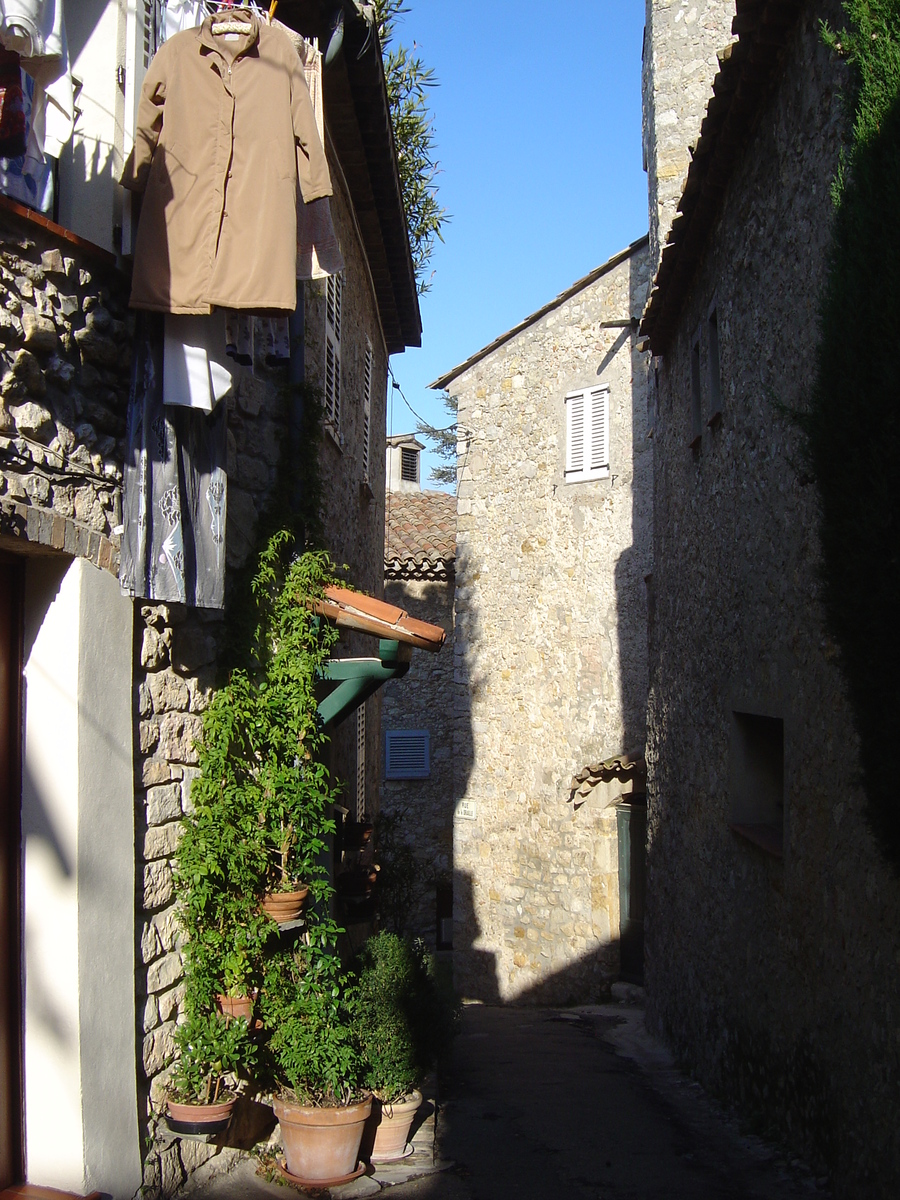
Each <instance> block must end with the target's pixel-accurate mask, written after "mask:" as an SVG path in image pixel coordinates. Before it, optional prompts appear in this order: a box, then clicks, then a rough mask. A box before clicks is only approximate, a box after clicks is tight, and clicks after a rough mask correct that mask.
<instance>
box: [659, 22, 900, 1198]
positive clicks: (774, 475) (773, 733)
mask: <svg viewBox="0 0 900 1200" xmlns="http://www.w3.org/2000/svg"><path fill="white" fill-rule="evenodd" d="M657 7H658V6H656V5H654V4H651V5H648V21H649V20H651V18H652V15H653V12H652V10H655V9H656V8H657ZM718 7H719V9H720V10H721V15H722V16H723V17H724V16H725V15H726V13H727V15H729V16H731V15H734V13H735V5H734V4H729V3H721V4H720V5H718ZM736 11H737V21H736V25H735V27H736V29H738V30H739V32H740V38H739V41H738V43H737V44H736V45H735V46H734V47H733V48H732V51H731V53H730V54H729V55H728V56H727V57H726V58H723V62H722V66H721V72H720V74H719V75H718V77H717V79H716V81H715V92H714V98H713V99H711V100H710V103H709V106H708V110H707V115H706V118H705V120H704V123H703V126H702V130H701V128H700V126H699V125H697V124H689V123H687V122H685V123H684V124H683V125H681V126H680V127H679V128H680V129H681V138H682V142H683V143H684V145H685V146H687V145H688V144H692V145H694V146H695V153H694V157H693V161H692V165H691V171H690V174H689V175H688V178H687V182H686V186H685V188H684V194H683V196H682V199H681V203H680V208H681V213H680V216H679V219H678V221H677V222H676V223H675V225H674V226H673V227H672V231H671V234H670V236H669V244H668V245H667V247H666V249H665V251H664V253H663V257H662V264H661V266H660V270H659V274H658V277H657V281H656V282H657V286H656V288H655V290H654V293H653V298H652V300H651V303H650V307H649V309H648V313H647V316H646V318H645V321H644V325H643V327H642V328H643V331H644V332H645V333H646V334H647V335H648V336H649V341H650V347H651V350H652V352H653V354H654V359H653V366H652V370H651V379H652V380H653V381H654V384H655V396H654V404H653V407H654V412H655V417H654V421H655V427H654V464H655V486H654V582H655V587H654V591H655V597H656V599H655V615H654V618H653V620H652V623H651V636H650V682H651V687H650V705H649V715H648V750H647V759H648V800H649V876H648V914H647V968H646V969H647V986H648V1018H649V1020H650V1022H651V1024H652V1025H653V1027H654V1028H655V1029H656V1030H657V1031H658V1032H660V1033H662V1034H664V1035H665V1036H667V1037H668V1038H669V1039H670V1041H671V1043H672V1044H673V1046H674V1048H675V1050H676V1052H677V1054H678V1056H679V1058H680V1059H681V1060H683V1061H684V1062H686V1063H688V1064H690V1066H691V1068H692V1069H693V1070H694V1071H695V1073H696V1075H697V1077H698V1078H699V1079H700V1080H701V1082H703V1083H704V1085H706V1086H708V1087H710V1088H711V1089H712V1090H713V1091H715V1092H717V1093H718V1094H719V1095H720V1096H721V1097H723V1098H725V1099H726V1100H727V1101H728V1102H731V1103H733V1104H735V1105H736V1106H738V1107H739V1108H740V1109H741V1110H742V1112H743V1114H744V1118H745V1119H747V1120H749V1121H750V1122H751V1123H753V1124H754V1125H755V1126H756V1127H757V1128H758V1129H760V1130H761V1131H764V1132H766V1133H768V1134H769V1135H771V1136H774V1137H775V1138H777V1139H779V1140H781V1141H783V1142H786V1143H787V1144H788V1145H790V1146H791V1147H792V1148H793V1150H794V1152H797V1153H800V1154H802V1155H804V1156H806V1157H808V1158H809V1159H810V1160H811V1161H813V1162H814V1163H816V1164H817V1165H818V1167H819V1168H820V1169H821V1170H822V1171H827V1172H829V1173H830V1174H831V1179H832V1185H833V1189H834V1194H835V1196H839V1197H848V1198H850V1197H853V1198H857V1197H858V1198H859V1200H862V1198H863V1197H866V1198H868V1200H875V1198H886V1197H888V1196H894V1195H896V1194H897V1191H898V1187H900V1132H898V1126H897V1121H896V1113H897V1093H896V1083H897V1078H898V1076H900V1043H898V1039H897V1029H898V1027H900V957H898V955H897V946H898V944H900V887H898V882H897V878H896V876H895V875H894V874H892V872H891V870H890V869H889V867H888V866H887V864H886V863H885V861H884V858H883V856H882V854H881V853H880V851H879V849H878V847H877V845H876V844H875V842H874V840H873V838H872V835H871V833H870V830H869V828H868V826H867V823H866V820H865V817H864V812H863V809H864V797H863V794H862V791H861V788H860V784H859V773H858V762H857V743H856V737H855V733H854V723H853V716H852V713H851V711H850V709H849V706H848V701H847V694H846V689H845V687H844V682H843V679H842V676H841V672H840V670H839V664H838V655H837V650H836V647H835V645H834V644H833V642H832V641H831V639H830V637H829V633H828V629H827V628H826V624H825V619H824V613H823V609H822V606H821V603H820V599H819V597H820V582H819V576H818V568H819V541H818V508H817V500H816V495H815V490H814V488H813V487H812V486H810V481H809V480H808V478H806V477H805V476H804V474H803V471H802V469H801V468H800V467H799V466H798V464H799V463H801V462H802V458H803V446H802V439H801V433H800V430H799V428H798V426H797V425H796V424H795V423H793V422H792V421H791V420H790V418H789V417H788V416H786V413H788V412H790V410H791V409H798V408H801V409H802V407H803V404H804V396H805V394H806V392H807V389H808V387H809V384H810V381H811V378H812V376H813V372H814V369H815V347H816V342H817V336H818V329H817V320H816V306H817V297H818V295H819V294H820V291H821V288H822V284H823V281H824V272H825V261H826V254H827V250H828V238H829V226H830V218H831V201H830V193H829V186H830V183H831V180H832V178H833V177H834V172H835V170H836V168H837V166H838V162H839V155H840V151H841V147H842V145H843V144H844V140H845V136H846V129H845V125H844V117H843V111H842V107H841V101H840V94H839V93H840V88H841V86H842V85H843V83H844V82H845V77H844V74H843V69H842V67H841V64H840V62H839V61H838V60H837V59H836V58H835V57H834V56H833V55H832V53H831V52H830V51H829V50H828V49H826V47H825V46H824V44H823V41H822V38H821V33H820V22H821V21H822V20H823V19H825V20H828V21H830V22H832V23H833V24H835V25H837V27H840V22H841V20H842V19H843V18H842V13H841V8H840V5H839V4H837V3H831V2H817V3H811V2H810V3H803V4H800V5H797V4H785V3H767V4H765V5H750V4H741V3H738V4H737V6H736ZM662 49H664V50H665V51H666V53H669V52H671V50H672V47H671V43H669V42H666V43H664V45H663V48H662ZM654 53H656V52H655V51H654ZM660 53H662V50H660ZM692 53H693V52H692V51H691V50H688V49H685V56H686V57H690V55H692ZM673 86H674V85H673ZM737 96H740V97H741V104H740V105H738V104H737V102H736V101H735V97H737ZM646 103H647V106H648V109H649V118H648V119H649V120H650V122H651V123H652V120H653V117H654V109H657V111H660V110H665V111H668V110H669V109H670V108H671V107H672V105H673V104H674V100H673V99H672V98H670V97H668V96H660V95H659V94H658V92H654V93H649V92H648V94H647V96H646ZM698 138H699V140H698ZM656 220H657V213H656V211H655V209H654V207H653V204H652V202H651V222H655V221H656ZM659 236H660V239H661V240H664V233H663V232H662V231H661V232H660V234H659Z"/></svg>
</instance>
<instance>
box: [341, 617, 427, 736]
mask: <svg viewBox="0 0 900 1200" xmlns="http://www.w3.org/2000/svg"><path fill="white" fill-rule="evenodd" d="M411 659H412V647H411V646H407V645H402V644H401V643H400V642H394V641H390V640H387V639H385V638H382V639H381V640H380V641H379V643H378V658H333V659H331V661H330V662H328V663H327V664H326V666H325V669H324V671H323V672H322V679H323V680H325V681H326V682H328V683H336V684H337V687H336V688H334V689H333V690H332V691H330V692H329V693H328V695H327V696H326V697H325V698H324V700H321V701H320V702H319V716H320V717H321V718H322V724H323V725H340V723H341V722H342V721H344V720H345V719H346V718H347V717H349V716H350V714H351V713H352V712H355V710H356V709H357V708H359V706H360V705H361V704H363V703H364V702H365V701H366V700H368V698H369V697H370V696H372V695H374V694H375V692H377V691H378V689H379V688H380V687H381V686H382V684H385V683H387V681H388V680H389V679H402V678H403V676H404V675H405V674H406V672H407V671H408V670H409V664H410V660H411Z"/></svg>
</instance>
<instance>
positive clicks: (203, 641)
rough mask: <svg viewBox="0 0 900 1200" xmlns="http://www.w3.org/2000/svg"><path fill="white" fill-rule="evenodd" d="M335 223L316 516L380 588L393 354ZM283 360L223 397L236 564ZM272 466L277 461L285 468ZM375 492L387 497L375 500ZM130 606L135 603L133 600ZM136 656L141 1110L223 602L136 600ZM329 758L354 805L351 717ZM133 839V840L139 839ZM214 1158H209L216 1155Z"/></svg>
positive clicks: (354, 248) (371, 771)
mask: <svg viewBox="0 0 900 1200" xmlns="http://www.w3.org/2000/svg"><path fill="white" fill-rule="evenodd" d="M333 211H334V215H335V226H336V229H337V232H338V236H339V238H340V242H341V247H342V250H343V253H344V256H345V260H346V272H345V276H344V301H343V304H344V334H343V338H342V344H341V372H342V420H341V428H340V430H339V432H338V437H333V436H332V435H331V434H330V433H326V434H325V436H324V438H323V444H322V446H321V449H320V456H319V467H320V473H321V483H322V523H323V527H324V531H325V542H326V546H327V548H328V549H329V550H330V552H331V554H332V556H333V558H334V561H335V562H336V563H337V564H338V565H339V566H341V565H343V564H346V565H347V567H348V572H349V574H348V577H349V579H350V581H351V582H352V583H353V584H354V586H357V587H360V588H362V589H364V590H366V591H371V592H375V593H376V594H378V592H379V591H380V586H381V578H382V573H381V563H382V560H383V540H382V539H383V533H382V531H383V528H384V509H383V504H384V500H383V491H384V476H383V470H384V467H383V464H384V454H383V445H384V432H383V431H384V419H385V418H384V412H385V396H386V377H387V365H386V355H385V353H384V347H383V343H382V342H381V340H380V332H379V325H378V315H377V311H376V309H375V305H374V300H373V298H372V293H371V287H370V284H369V279H368V274H367V270H366V266H365V260H364V258H363V255H362V249H361V247H360V246H359V243H358V241H357V238H356V233H355V229H354V227H353V224H352V217H351V215H350V210H349V201H348V200H347V199H346V197H345V195H344V193H343V192H341V191H338V193H337V195H336V197H335V200H334V203H333ZM324 295H325V285H324V283H318V282H316V283H307V284H306V285H305V297H306V304H305V329H306V346H305V359H306V371H307V378H308V379H309V380H310V381H311V382H312V383H314V384H318V385H319V386H321V381H322V377H323V359H324V329H325V315H324ZM367 332H368V336H369V338H370V341H371V343H372V345H373V348H374V349H375V355H376V357H375V370H374V379H375V381H376V382H375V389H374V393H375V394H374V404H373V420H372V433H371V437H372V443H373V445H374V446H375V447H376V451H375V453H374V454H373V455H371V461H370V472H372V473H374V474H375V479H374V486H372V487H366V486H365V485H364V484H363V482H362V474H361V465H360V464H361V458H362V454H361V439H362V395H363V372H364V347H365V337H366V333H367ZM286 384H287V374H286V370H285V368H283V367H279V368H275V369H274V370H270V369H268V368H267V367H266V366H265V364H264V363H263V362H262V361H261V360H259V359H257V362H256V363H255V365H254V368H253V371H252V372H251V370H250V368H249V367H245V368H238V369H237V386H236V388H235V389H234V394H233V395H232V396H230V397H229V399H228V404H229V415H228V421H229V434H228V437H229V463H228V472H229V490H228V527H227V531H226V547H227V554H228V565H229V568H231V569H232V570H234V569H237V568H240V567H242V566H244V565H245V563H246V562H247V561H248V560H249V559H250V557H251V554H252V549H253V546H254V543H255V538H256V533H257V527H258V522H259V515H260V514H261V513H262V512H263V511H264V509H265V508H266V506H267V505H268V504H269V503H270V501H271V498H272V490H273V488H274V486H275V483H276V477H277V474H278V471H279V469H282V470H286V471H287V472H290V462H289V461H288V462H286V463H285V462H284V461H283V459H282V458H281V455H282V454H283V453H289V451H288V450H287V449H286V448H287V447H289V445H290V433H289V420H290V418H289V412H288V406H289V403H290V397H289V394H288V390H287V387H286ZM279 464H281V465H280V466H279ZM378 496H382V499H381V502H380V503H379V502H378V500H377V497H378ZM137 608H138V606H136V609H137ZM136 627H137V632H136V647H135V649H136V655H137V654H139V655H140V668H141V669H140V671H139V672H138V676H137V684H136V686H137V699H138V706H139V710H140V725H139V742H140V746H139V749H140V755H141V762H140V768H139V778H138V780H137V786H138V787H139V788H140V790H139V791H138V793H137V800H136V808H137V813H138V820H139V822H141V823H142V830H143V847H144V852H143V868H142V869H143V899H142V907H143V917H142V926H141V934H140V937H141V956H142V959H143V964H144V965H143V973H142V976H141V978H140V980H139V988H138V990H139V994H140V995H141V996H142V997H144V1000H143V1001H142V1003H143V1058H144V1061H143V1073H144V1077H145V1097H146V1102H147V1107H146V1113H147V1119H148V1121H151V1122H152V1121H153V1116H152V1114H153V1113H154V1112H159V1111H161V1109H162V1104H163V1097H164V1094H165V1079H166V1071H165V1064H166V1062H167V1061H168V1059H169V1057H170V1056H171V1053H172V1050H173V1042H172V1033H173V1031H174V1027H175V1021H176V1020H177V1017H178V1012H179V1004H180V1001H181V997H182V995H183V972H182V966H181V954H180V949H179V946H180V935H179V932H178V927H177V922H176V916H175V906H174V893H173V887H172V873H171V871H172V867H171V856H172V854H173V852H174V849H175V846H176V844H177V837H178V830H179V824H178V822H179V820H180V818H181V815H182V813H183V812H186V811H188V808H189V805H190V785H191V781H192V780H193V778H194V777H195V775H196V773H197V767H196V763H197V753H196V750H195V749H194V745H193V743H194V741H195V739H196V738H197V737H198V736H199V734H200V731H201V728H202V714H203V711H204V709H205V708H206V707H207V704H208V702H209V695H210V689H211V687H212V686H213V685H214V683H215V680H216V677H217V664H218V661H219V657H220V650H221V646H222V641H223V636H224V622H223V620H222V618H221V616H220V614H218V613H214V612H203V611H198V610H189V609H185V608H183V607H180V606H176V605H147V604H145V605H142V606H140V607H139V609H138V611H137V612H136ZM335 653H336V655H338V656H340V657H345V656H351V655H369V654H371V653H373V646H372V639H371V638H364V637H348V636H347V635H346V634H344V635H342V638H341V644H340V645H339V647H338V648H337V649H336V651H335ZM378 705H379V699H378V697H377V696H376V697H373V698H372V699H371V700H369V701H368V705H367V709H368V711H367V780H368V786H369V787H370V788H371V789H372V791H373V793H374V789H375V787H376V781H377V770H378V763H377V748H378V737H377V730H378ZM328 763H329V767H330V769H331V770H332V772H333V774H334V776H335V778H336V779H338V780H340V781H342V782H343V783H344V784H345V790H344V796H343V801H344V803H345V804H346V803H347V801H348V800H350V804H349V805H348V807H351V808H352V798H353V796H354V794H355V778H356V723H355V721H354V720H352V719H351V720H347V721H346V722H345V723H344V724H343V725H342V726H341V727H340V728H338V729H337V730H334V731H333V734H332V745H331V747H330V750H329V753H328ZM138 845H141V842H140V840H139V841H138ZM156 1134H157V1136H156V1140H155V1142H154V1146H153V1150H152V1151H151V1153H150V1155H149V1156H148V1159H147V1164H146V1169H145V1184H146V1185H147V1187H148V1188H149V1189H150V1191H151V1194H153V1193H154V1192H155V1193H157V1194H160V1195H170V1194H171V1192H172V1190H173V1188H174V1187H177V1186H178V1185H179V1184H180V1183H181V1182H182V1181H183V1180H184V1178H185V1177H186V1176H187V1175H188V1174H189V1173H190V1172H191V1171H193V1170H194V1169H195V1168H196V1167H198V1166H199V1165H201V1164H203V1163H204V1162H207V1161H208V1160H209V1159H211V1158H213V1157H215V1156H216V1155H218V1156H219V1158H220V1160H221V1168H222V1169H225V1168H226V1167H227V1166H228V1163H229V1162H230V1161H231V1159H232V1158H233V1156H234V1155H233V1152H232V1151H230V1150H228V1149H227V1148H226V1149H224V1150H221V1149H220V1148H219V1147H216V1146H207V1145H205V1144H204V1143H202V1142H196V1141H190V1140H188V1139H177V1138H176V1139H169V1138H168V1137H166V1135H165V1132H164V1130H163V1129H162V1128H159V1127H156ZM218 1165H219V1164H217V1166H218Z"/></svg>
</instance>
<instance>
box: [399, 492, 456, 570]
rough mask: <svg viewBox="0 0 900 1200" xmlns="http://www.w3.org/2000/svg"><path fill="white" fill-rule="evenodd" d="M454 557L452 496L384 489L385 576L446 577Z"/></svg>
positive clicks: (454, 501)
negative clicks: (385, 496)
mask: <svg viewBox="0 0 900 1200" xmlns="http://www.w3.org/2000/svg"><path fill="white" fill-rule="evenodd" d="M455 561H456V497H455V496H452V495H450V494H449V493H447V492H388V494H387V499H386V502H385V551H384V569H385V575H386V576H387V577H388V578H389V579H415V578H421V579H446V578H447V577H448V575H449V573H450V572H451V571H452V570H453V566H454V563H455Z"/></svg>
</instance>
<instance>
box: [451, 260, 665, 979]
mask: <svg viewBox="0 0 900 1200" xmlns="http://www.w3.org/2000/svg"><path fill="white" fill-rule="evenodd" d="M648 283H649V276H648V268H647V240H646V239H642V240H641V241H638V242H635V243H634V244H633V245H632V246H630V247H628V248H627V249H626V250H624V251H623V252H622V253H620V254H618V255H616V256H615V257H614V258H613V259H611V260H610V261H609V262H607V263H605V264H604V265H603V266H602V267H600V268H598V269H597V270H596V271H594V272H592V273H591V274H590V275H588V276H587V277H586V278H585V279H582V280H580V281H579V282H578V283H576V284H575V285H573V287H571V288H570V289H569V290H568V291H567V292H565V293H563V294H562V295H561V296H559V297H558V298H557V299H556V300H554V301H553V302H552V303H550V304H548V305H547V306H546V307H545V308H544V309H542V310H541V311H540V312H538V313H535V314H534V315H533V316H531V317H529V318H528V319H527V320H526V321H524V322H523V323H522V324H521V325H520V326H518V327H517V328H516V329H514V330H512V331H510V332H509V333H507V334H504V335H503V336H502V337H500V338H498V339H497V341H496V342H494V343H493V344H492V345H490V346H488V347H486V348H485V349H484V350H482V351H480V352H479V353H478V354H476V355H474V356H473V357H472V358H471V359H469V360H468V361H467V362H466V363H464V364H463V365H462V366H460V367H457V368H455V369H454V370H453V371H451V372H449V373H448V374H447V375H445V376H444V377H443V378H441V379H440V380H438V381H437V382H436V383H435V384H434V385H433V386H435V387H441V388H449V389H450V390H451V392H452V393H453V394H454V395H455V397H456V399H457V403H458V421H459V428H458V447H459V449H458V464H459V466H458V473H459V493H458V494H459V502H458V519H457V564H456V635H455V637H456V644H455V660H456V687H457V692H456V712H455V718H454V720H455V733H454V746H453V764H454V787H453V796H454V803H455V813H454V823H453V871H454V879H453V903H454V971H455V977H456V984H457V989H458V990H459V991H460V993H461V994H462V995H463V996H466V997H471V998H478V999H482V1000H486V1001H490V1000H494V1001H515V1002H518V1003H528V1002H534V1003H539V1002H550V1003H560V1002H563V1003H564V1002H566V1001H569V1000H574V999H578V1000H587V999H591V998H595V997H597V996H598V995H600V994H602V993H603V992H604V990H606V989H608V986H609V982H610V980H611V979H613V978H616V977H617V975H618V971H619V951H618V938H619V892H618V850H617V836H616V824H617V823H616V815H615V809H614V808H612V807H610V802H615V801H616V800H617V799H618V797H619V795H620V794H621V792H622V791H626V790H630V789H629V788H626V787H622V788H621V789H619V790H616V789H615V788H614V787H613V788H609V789H607V788H605V787H604V788H600V789H596V790H592V794H591V796H590V797H583V796H576V795H575V790H576V788H577V787H578V786H580V782H581V781H577V782H575V781H573V776H574V775H575V774H576V773H578V772H581V771H582V769H583V768H585V767H586V766H590V765H591V764H594V765H598V764H600V763H603V762H605V761H607V760H609V759H610V758H611V757H612V756H615V755H622V754H631V755H634V756H636V757H639V756H640V755H642V754H643V746H644V729H645V726H644V714H645V707H646V696H647V644H646V628H647V593H646V587H645V576H646V575H647V574H648V572H649V570H650V538H651V495H650V488H651V471H652V466H651V462H652V453H651V445H650V442H649V440H648V436H647V435H648V423H647V407H646V403H647V401H646V380H645V376H646V359H645V356H644V355H643V354H641V353H640V352H639V351H638V350H637V348H636V333H637V325H636V318H637V317H638V316H639V314H640V313H641V312H642V310H643V307H644V303H645V300H646V296H647V289H648ZM567 398H569V399H568V400H567ZM573 399H574V400H576V401H578V402H579V403H580V402H581V400H584V402H585V404H586V405H587V404H593V403H594V402H596V405H597V408H596V412H597V413H598V414H602V413H603V412H605V414H606V429H607V437H608V445H607V446H606V447H605V448H601V449H600V450H599V451H598V453H599V454H600V458H601V459H604V458H605V462H603V461H600V460H598V461H597V463H596V464H593V465H596V466H598V467H599V468H600V469H598V470H596V471H593V472H592V471H590V470H588V469H587V467H589V466H591V465H592V464H591V463H587V462H586V461H584V462H582V463H581V466H582V467H584V468H585V469H581V470H573V469H572V467H573V466H577V465H578V464H575V463H574V456H575V440H576V437H578V436H581V435H579V434H577V431H576V426H575V424H573V423H572V421H573V419H572V418H571V415H570V418H569V430H568V435H567V412H568V413H569V414H572V413H573V412H574V411H575V410H574V409H572V408H567V404H569V403H571V401H572V400H573ZM579 411H580V412H581V416H582V417H583V418H584V420H585V422H587V421H588V419H589V418H588V417H587V416H586V409H584V410H579ZM591 419H593V418H591ZM596 420H597V421H598V422H599V421H600V416H599V415H598V416H597V418H596ZM580 428H581V429H582V433H583V431H584V428H585V427H580ZM590 428H591V429H595V430H596V432H598V433H599V431H600V428H601V426H600V424H599V423H598V424H597V425H596V427H595V426H593V425H592V426H590ZM587 440H588V441H591V438H588V439H587ZM604 449H606V450H608V453H607V454H604V452H603V451H604ZM567 468H568V469H567ZM587 774H588V775H589V774H590V773H589V772H588V773H587ZM585 778H587V775H584V776H582V780H583V779H585ZM582 801H585V802H582Z"/></svg>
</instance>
